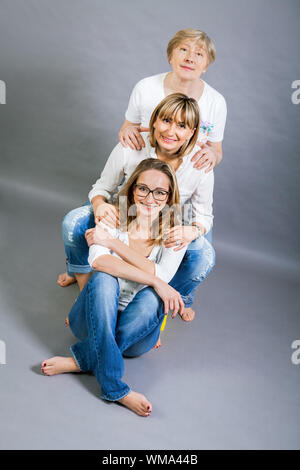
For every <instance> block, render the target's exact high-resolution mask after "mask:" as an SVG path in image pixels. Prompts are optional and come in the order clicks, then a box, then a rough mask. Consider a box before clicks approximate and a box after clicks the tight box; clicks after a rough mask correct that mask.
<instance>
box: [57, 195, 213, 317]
mask: <svg viewBox="0 0 300 470" xmlns="http://www.w3.org/2000/svg"><path fill="white" fill-rule="evenodd" d="M94 226H95V220H94V213H93V209H92V206H91V204H90V203H86V204H85V205H84V206H82V207H79V208H77V209H73V210H72V211H70V212H69V213H68V214H67V215H66V216H65V217H64V220H63V224H62V231H63V241H64V246H65V252H66V257H67V262H68V264H67V271H68V273H69V274H70V275H74V273H89V272H92V271H93V269H92V268H91V266H90V265H89V264H88V245H87V243H86V240H85V237H84V234H85V232H86V230H87V229H89V228H92V227H94ZM208 238H209V234H208ZM214 264H215V252H214V249H213V247H212V245H211V244H210V243H209V242H208V240H207V238H206V237H201V238H199V239H197V240H194V241H193V242H192V243H190V244H189V246H188V248H187V251H186V253H185V255H184V257H183V260H182V262H181V264H180V266H179V269H178V271H177V273H176V274H175V276H174V277H173V279H172V280H171V282H170V285H171V286H172V287H174V289H176V290H178V292H179V293H180V294H181V297H182V300H183V301H184V303H185V307H186V308H188V307H191V306H192V304H193V301H194V292H195V289H196V287H197V286H198V285H199V284H200V283H201V282H202V281H203V280H204V279H205V278H206V276H207V275H208V274H209V273H210V271H211V270H212V268H213V266H214Z"/></svg>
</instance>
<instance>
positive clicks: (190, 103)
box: [149, 93, 200, 157]
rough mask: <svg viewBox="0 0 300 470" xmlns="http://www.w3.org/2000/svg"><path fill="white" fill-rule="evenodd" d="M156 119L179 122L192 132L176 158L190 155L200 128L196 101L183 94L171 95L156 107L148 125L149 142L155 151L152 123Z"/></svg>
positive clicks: (155, 144)
mask: <svg viewBox="0 0 300 470" xmlns="http://www.w3.org/2000/svg"><path fill="white" fill-rule="evenodd" d="M157 118H159V119H172V120H175V121H178V122H179V120H180V122H183V123H184V124H185V125H186V126H187V127H189V128H190V129H191V130H194V133H193V135H192V137H191V138H190V139H189V140H188V141H187V142H186V143H185V144H183V145H182V146H181V147H180V149H179V150H178V151H177V153H176V154H177V156H178V157H184V156H185V155H188V154H189V153H191V151H192V150H193V148H194V147H195V145H196V142H197V138H198V132H199V126H200V111H199V106H198V103H197V101H196V100H194V98H189V97H188V96H186V95H184V94H183V93H172V94H171V95H168V96H166V98H164V99H163V100H162V101H161V102H160V103H159V104H158V105H157V106H156V108H155V110H154V111H153V113H152V115H151V118H150V123H149V142H150V144H151V146H152V147H154V148H155V149H156V148H157V142H156V139H155V136H154V133H155V128H154V123H155V121H156V119H157Z"/></svg>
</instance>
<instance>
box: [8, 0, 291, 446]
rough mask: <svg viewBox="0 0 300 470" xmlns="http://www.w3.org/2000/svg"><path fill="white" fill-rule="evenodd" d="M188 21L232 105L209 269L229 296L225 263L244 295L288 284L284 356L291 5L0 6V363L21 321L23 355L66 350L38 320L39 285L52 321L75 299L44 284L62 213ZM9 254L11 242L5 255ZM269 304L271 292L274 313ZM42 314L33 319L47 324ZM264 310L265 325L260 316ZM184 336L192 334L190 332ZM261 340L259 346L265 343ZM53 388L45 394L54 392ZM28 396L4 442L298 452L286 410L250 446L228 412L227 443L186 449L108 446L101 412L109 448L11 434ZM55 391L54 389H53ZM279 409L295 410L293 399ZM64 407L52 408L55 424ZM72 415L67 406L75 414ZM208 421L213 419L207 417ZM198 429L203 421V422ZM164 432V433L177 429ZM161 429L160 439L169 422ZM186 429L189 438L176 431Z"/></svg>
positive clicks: (117, 2) (53, 266) (58, 255)
mask: <svg viewBox="0 0 300 470" xmlns="http://www.w3.org/2000/svg"><path fill="white" fill-rule="evenodd" d="M186 27H194V28H199V29H203V30H204V31H206V32H207V33H208V34H209V35H210V36H211V37H212V38H213V39H214V41H215V43H216V48H217V59H216V63H215V64H213V65H212V66H211V67H210V68H209V70H208V71H207V73H206V75H205V76H204V79H205V80H206V81H207V82H208V83H209V84H210V85H212V86H213V87H215V88H216V89H217V90H218V91H220V92H221V93H222V94H223V95H224V96H225V98H226V101H227V106H228V120H227V126H226V131H225V139H224V160H223V162H222V164H221V165H220V166H219V167H218V168H217V169H216V171H215V193H214V212H215V225H214V242H215V246H216V250H217V259H219V260H220V261H219V262H220V263H221V267H220V269H221V270H222V271H220V272H222V276H223V279H224V278H227V276H229V277H230V273H231V274H232V276H233V277H232V282H229V283H228V289H230V290H231V289H232V290H233V291H234V290H235V284H234V283H235V281H234V271H235V268H234V267H231V268H230V269H229V268H228V266H229V264H228V263H229V262H230V261H232V262H234V263H236V265H234V266H244V267H248V266H249V267H250V266H251V269H254V268H255V267H257V268H258V271H259V273H260V274H259V276H260V277H259V278H257V279H259V283H260V284H261V285H266V286H267V287H266V291H265V292H264V291H263V289H262V291H261V292H260V293H256V294H255V295H258V296H259V295H260V296H264V295H267V296H268V298H272V296H273V295H275V294H274V289H275V288H274V285H275V281H274V282H273V280H272V279H273V278H272V276H275V275H276V273H277V274H278V276H279V275H280V274H279V273H280V272H281V273H282V276H283V278H284V279H285V281H286V280H288V281H289V282H290V284H288V285H287V289H286V290H285V292H286V296H285V297H284V299H285V302H287V303H286V304H285V306H286V313H285V317H284V320H282V325H283V328H284V325H286V323H285V322H287V323H288V321H289V309H291V310H292V311H293V313H292V314H291V315H293V316H292V318H293V321H294V323H293V328H292V330H293V331H294V336H289V335H288V334H287V337H286V344H285V347H286V348H287V354H289V352H288V351H289V348H290V342H291V341H292V340H293V339H297V337H300V325H299V320H298V318H296V315H295V311H294V309H295V302H296V300H295V299H296V297H295V291H293V293H292V288H293V289H296V290H297V289H298V284H297V283H298V282H299V274H300V273H299V258H300V250H299V236H300V233H299V217H298V204H299V167H300V163H299V161H300V160H299V129H300V105H296V104H293V103H292V100H291V96H292V93H293V91H294V90H293V89H292V83H293V81H294V80H297V79H300V62H299V33H300V3H299V1H298V0H288V1H283V0H281V1H280V0H251V1H246V0H220V1H218V0H212V1H210V2H207V1H202V0H186V1H184V2H183V1H179V0H165V1H164V0H152V1H149V2H146V1H144V0H143V1H141V0H140V1H137V0H127V1H121V0H111V1H104V0H99V1H96V0H85V1H83V0H81V1H79V0H55V1H53V0H52V1H50V0H27V1H24V0H1V1H0V80H3V81H4V82H5V84H6V104H5V105H0V159H1V167H0V171H1V173H0V189H1V215H2V216H3V217H2V221H3V222H2V221H1V233H2V236H1V251H2V255H1V258H2V274H1V287H0V289H1V293H2V294H3V295H2V300H1V310H2V320H1V319H0V326H1V330H0V339H5V341H6V342H7V355H8V359H10V363H12V362H14V361H15V362H17V353H16V352H15V353H14V350H15V347H16V346H14V347H12V346H11V347H10V344H12V343H13V344H16V343H17V342H18V341H19V340H21V339H20V338H19V336H20V335H21V333H20V331H21V330H22V328H23V329H26V330H27V331H28V332H29V333H28V342H27V344H26V346H24V349H22V351H23V353H24V355H25V356H26V354H27V355H28V357H29V358H30V360H31V361H32V363H34V361H36V362H38V360H39V359H41V360H42V359H44V358H45V357H47V355H50V354H49V349H51V351H52V350H55V347H56V350H57V353H59V351H63V352H65V351H64V350H63V349H62V347H61V346H60V344H61V342H62V341H64V339H63V337H62V336H60V335H62V334H63V333H64V332H63V333H58V332H57V331H56V329H55V328H54V326H53V321H52V324H51V319H50V318H49V317H48V310H49V305H50V294H49V291H48V289H50V292H51V296H52V292H53V297H51V302H52V309H53V312H51V313H49V315H51V314H52V315H54V318H56V317H55V315H56V312H55V310H56V307H55V306H54V305H53V304H54V303H56V305H58V304H60V310H61V311H67V309H68V307H69V305H70V302H71V300H72V299H73V300H74V296H75V290H74V289H73V287H72V288H70V289H71V290H69V291H66V290H62V289H60V290H55V289H54V288H53V286H52V287H50V286H51V283H53V284H55V276H56V274H57V273H58V272H60V271H63V269H64V254H63V248H62V244H61V239H60V222H61V218H62V216H63V215H64V213H66V212H67V211H68V210H70V209H72V208H74V207H76V206H78V205H80V204H81V203H83V202H84V201H85V200H86V199H87V193H88V191H89V188H90V187H91V184H92V183H93V182H94V181H95V180H96V178H97V177H98V175H99V173H100V171H101V170H102V168H103V166H104V163H105V161H106V159H107V157H108V155H109V153H110V151H111V150H112V148H113V147H114V145H115V144H116V142H117V134H118V130H119V128H120V126H121V124H122V122H123V120H124V113H125V110H126V106H127V103H128V99H129V95H130V92H131V90H132V88H133V86H134V84H135V83H136V82H137V81H138V80H139V79H141V78H143V77H146V76H149V75H153V74H156V73H160V72H163V71H167V70H168V63H167V59H166V52H165V51H166V46H167V42H168V40H169V39H170V37H172V35H173V34H174V33H175V32H176V31H177V30H179V29H182V28H186ZM17 222H19V223H17ZM47 224H48V225H47ZM47 227H48V228H47ZM18 246H19V247H22V248H20V250H19V252H18V255H16V247H18ZM37 252H38V256H36V253H37ZM218 257H219V258H218ZM222 263H223V264H222ZM49 273H51V282H50V279H49V278H48V277H47V276H48V275H49V276H50V274H49ZM242 276H243V275H242V274H241V277H242ZM29 278H34V280H31V281H29V280H28V279H29ZM254 278H255V275H253V279H254ZM251 279H252V278H251ZM253 279H252V280H253ZM282 282H283V281H282ZM264 283H265V284H264ZM280 283H281V281H280V282H279V284H280ZM246 284H247V283H246V281H245V285H244V286H243V289H244V290H242V291H241V292H240V293H237V295H238V296H239V295H240V296H243V293H242V292H244V293H245V292H246V293H247V286H246ZM208 285H209V283H208V284H207V286H208ZM220 285H221V280H220ZM22 286H23V287H22ZM291 286H292V287H291ZM208 288H209V287H208ZM22 289H23V290H22ZM51 289H53V291H51ZM250 289H251V283H250V284H249V292H248V294H249V303H250V302H253V308H254V310H255V298H254V294H253V297H252V295H251V292H250ZM288 289H290V291H288ZM37 290H38V291H39V292H38V293H37ZM76 292H77V291H76ZM210 295H212V293H210ZM213 295H216V292H214V294H213ZM34 298H35V301H34ZM210 298H211V297H210ZM281 298H282V297H281ZM37 299H38V300H37ZM277 301H279V300H278V299H277V300H276V299H275V297H274V304H275V303H276V302H277ZM297 302H298V300H297ZM11 305H13V306H14V307H13V308H14V309H15V311H18V312H19V313H20V315H19V317H17V316H15V317H14V316H13V315H8V314H7V315H6V316H5V314H6V313H7V312H9V309H10V308H12V307H10V306H11ZM280 308H281V307H280ZM283 308H284V307H283ZM24 312H26V313H25V314H24ZM41 312H44V320H43V323H42V320H41V319H40V318H41V317H40V314H41ZM268 312H269V320H270V319H271V321H272V307H270V308H269V310H268ZM60 315H61V316H62V314H61V313H60ZM220 316H222V314H220ZM269 320H268V321H269ZM47 322H48V323H47ZM45 323H46V325H45ZM266 323H267V320H266ZM20 325H21V328H20ZM43 328H44V329H45V328H46V330H47V335H46V334H44V335H43V334H42V335H40V338H41V340H40V341H41V344H40V347H41V355H42V354H45V357H43V356H42V357H39V356H38V357H37V356H36V353H35V352H34V346H32V348H31V346H30V341H31V340H32V342H33V343H32V344H34V341H35V339H34V338H36V337H38V335H39V334H40V331H42V330H43ZM280 328H281V327H280ZM10 331H14V333H10ZM171 331H172V330H171ZM181 331H183V330H180V334H181ZM189 331H191V330H189ZM30 332H31V333H30ZM173 339H174V338H173ZM219 339H220V338H219ZM185 340H186V342H188V341H189V339H188V336H187V337H186V338H185ZM240 347H241V348H242V347H243V342H242V341H241V344H240ZM263 347H265V350H268V347H267V346H263ZM43 348H44V349H43ZM59 348H60V349H59ZM16 351H17V349H16ZM285 354H286V351H285ZM52 355H53V354H52ZM0 367H1V369H0V373H1V374H2V376H3V377H5V375H4V374H7V379H6V382H5V380H4V382H3V383H6V384H10V385H9V386H7V387H6V388H5V387H4V388H3V389H2V393H3V394H4V395H3V401H2V404H4V402H5V400H9V397H10V396H11V392H12V390H17V389H18V387H20V383H19V382H18V381H16V382H14V380H15V379H13V378H12V377H13V371H12V369H11V368H9V360H8V363H7V366H0ZM4 367H6V369H5V368H4ZM165 367H169V366H167V365H165ZM291 367H294V369H293V370H292V371H291V374H293V380H294V385H295V384H296V383H297V384H298V386H299V373H300V369H299V368H298V370H297V368H296V366H291ZM299 367H300V366H299ZM33 369H34V368H33ZM10 374H11V375H10ZM297 374H298V375H297ZM35 375H36V376H37V378H36V379H35V380H36V381H37V380H40V377H39V376H38V373H36V374H35ZM10 380H12V382H10ZM26 380H29V382H28V390H27V392H29V390H30V393H32V392H31V390H32V389H34V388H35V387H37V389H38V388H39V385H38V383H40V382H36V384H32V385H29V384H30V380H31V379H29V378H28V379H26ZM66 380H71V379H69V378H68V379H66ZM50 382H51V379H50ZM50 382H48V383H49V384H50ZM14 383H15V386H13V384H14ZM60 383H62V382H60ZM91 383H92V382H89V384H91ZM147 383H148V382H147ZM52 384H53V382H51V384H50V385H49V387H50V389H49V390H51V392H53V393H54V394H55V393H57V387H56V386H55V385H52ZM93 386H94V385H93ZM93 386H92V387H93ZM22 387H23V389H22ZM24 387H26V385H24V384H23V385H22V386H21V391H22V393H21V392H20V396H19V397H18V400H21V402H20V403H21V404H22V410H23V411H21V412H20V415H19V416H20V420H21V421H20V422H22V424H20V422H19V421H18V419H17V417H16V416H15V415H14V414H13V413H12V415H10V414H5V413H8V411H7V409H8V408H7V407H4V411H3V413H4V415H3V416H4V417H6V422H7V423H9V424H8V425H7V426H8V427H6V428H3V430H2V431H1V433H2V435H1V437H2V444H0V445H1V446H2V448H14V446H15V448H18V447H19V448H43V447H44V448H53V447H54V448H63V447H66V448H73V447H72V446H74V447H75V448H76V447H77V448H80V446H82V447H83V448H84V447H86V448H89V447H90V448H93V447H95V446H97V445H98V446H99V447H100V448H101V447H102V448H106V447H107V448H108V447H109V448H113V447H115V448H126V446H127V448H128V447H131V448H135V447H138V448H145V447H147V448H155V447H156V448H167V447H169V448H172V447H175V446H176V445H177V446H178V448H188V447H189V445H190V446H191V448H198V446H199V448H200V447H206V448H222V447H224V448H225V447H244V448H245V447H251V446H254V447H259V446H260V445H262V446H264V445H265V446H266V447H270V448H271V447H276V446H277V447H280V446H281V445H282V446H283V447H297V446H298V441H299V439H297V437H296V434H295V432H296V431H297V432H298V436H299V426H298V424H296V423H298V420H297V419H296V417H295V415H294V412H293V411H292V409H290V410H289V412H288V415H287V416H285V417H284V418H283V419H282V421H281V419H280V417H279V416H277V418H276V419H278V421H277V422H276V423H275V424H276V425H275V428H276V429H277V431H278V432H277V431H276V432H277V434H276V433H275V434H274V435H273V434H272V431H270V434H269V435H268V438H267V439H266V440H265V441H264V440H263V439H262V441H260V443H261V444H260V443H259V442H258V441H256V440H255V433H256V431H255V429H256V428H255V427H251V425H249V428H247V426H246V429H245V428H244V431H245V433H246V434H247V433H248V438H249V439H246V438H245V439H243V438H242V437H241V436H242V432H241V431H240V430H239V427H238V426H239V424H241V423H238V419H236V420H235V424H236V426H237V428H236V429H237V430H236V436H235V439H234V438H232V440H231V439H230V438H229V437H228V436H227V435H226V433H225V431H224V434H221V435H218V432H217V431H216V429H215V428H214V431H213V429H211V430H210V431H209V432H208V433H206V435H205V437H203V436H202V437H203V440H201V439H200V440H196V438H195V436H196V435H197V433H196V434H195V432H194V431H193V433H192V434H193V438H191V440H184V438H182V439H183V440H181V441H180V440H179V441H176V439H175V438H174V439H173V440H172V439H171V438H170V437H169V438H167V437H164V438H163V439H162V440H160V439H157V440H155V437H153V436H154V435H155V432H154V434H151V432H150V430H149V435H148V437H147V439H148V441H145V440H144V441H143V440H141V436H143V433H145V432H146V434H147V432H148V431H145V430H144V429H141V433H138V434H137V440H135V441H130V440H129V437H127V441H126V439H125V441H124V436H123V440H122V439H121V436H119V438H118V431H116V426H117V428H118V426H119V421H118V419H119V413H120V410H119V409H118V410H117V412H118V415H117V413H116V414H115V415H114V414H113V413H114V412H112V411H111V410H112V407H108V411H107V409H106V410H105V412H106V413H109V414H113V417H112V418H111V416H110V419H112V422H110V423H112V424H111V425H112V427H114V432H112V434H111V435H110V437H109V438H108V441H105V440H104V441H103V440H102V441H101V440H100V441H97V442H98V444H97V443H96V441H93V440H92V441H86V442H84V433H83V434H82V435H81V436H80V437H79V436H77V437H78V442H76V436H75V435H74V436H72V440H71V437H70V440H68V437H67V436H68V434H69V430H68V431H67V432H66V433H65V435H64V437H62V436H60V437H59V439H58V438H57V436H56V434H55V432H54V428H55V423H56V421H55V419H54V418H51V417H50V418H49V417H47V419H49V421H48V425H47V426H45V425H44V422H43V421H41V422H39V421H38V419H39V418H37V417H35V418H34V419H33V421H34V423H35V424H34V425H33V426H32V427H33V428H34V430H31V433H29V434H26V433H25V432H24V429H23V427H25V428H26V426H30V422H29V421H30V419H29V416H30V413H29V411H24V410H25V408H26V407H28V403H27V402H26V399H25V398H24ZM31 387H32V388H31ZM89 387H90V388H91V385H89ZM292 388H293V387H292V386H290V388H289V387H288V386H287V388H286V390H285V391H284V394H285V395H286V396H289V393H290V392H291V390H292ZM294 390H295V387H294ZM59 393H62V394H63V393H64V392H63V389H61V390H60V392H59ZM295 393H296V392H295ZM25 395H26V394H25ZM4 398H5V400H4ZM89 398H90V396H88V397H87V401H86V402H85V404H84V405H82V406H84V409H85V413H87V414H88V415H89V413H90V414H91V415H92V414H93V413H94V411H93V410H94V408H93V406H98V405H97V403H93V404H92V405H89V404H88V403H87V402H88V399H89ZM37 400H38V398H37ZM49 400H50V399H49ZM81 400H85V398H83V397H81ZM293 400H294V401H293ZM58 401H59V400H58ZM291 402H293V404H295V397H294V398H291ZM23 405H24V406H23ZM20 406H21V405H20ZM49 406H50V407H51V400H50V405H49ZM53 406H54V405H53ZM89 407H90V408H89ZM26 409H27V408H26ZM60 411H62V410H60ZM60 411H59V412H58V415H61V416H62V413H61V412H60ZM27 413H29V414H27ZM78 413H79V411H78V410H77V411H76V412H75V414H76V418H78V419H79V415H78ZM249 413H250V412H249ZM34 414H35V416H37V414H38V413H34ZM250 414H251V413H250ZM254 414H255V412H254ZM271 414H272V413H271ZM23 415H24V416H23ZM54 415H55V413H54ZM77 415H78V416H77ZM122 416H123V415H122ZM124 416H125V415H124ZM213 418H215V419H217V417H216V416H214V415H213ZM298 418H299V413H298ZM57 419H58V422H59V423H60V426H62V428H63V425H66V427H67V424H66V423H61V421H60V420H61V419H63V418H62V417H60V418H57ZM124 419H125V418H124ZM126 419H130V420H132V421H131V424H130V426H132V428H134V427H136V426H141V424H136V423H137V421H136V420H134V421H133V419H134V418H133V416H131V415H130V417H129V418H127V414H126ZM207 419H208V422H209V418H207ZM35 420H36V421H35ZM52 420H53V422H52ZM208 422H202V424H205V426H206V429H208V428H209V424H208ZM225 422H226V420H225ZM229 422H230V419H229ZM282 422H285V429H290V433H288V432H287V433H286V431H284V436H285V438H286V440H284V439H285V438H283V437H282V436H280V432H279V429H280V426H281V424H282ZM49 423H50V424H49ZM180 423H181V422H180ZM177 424H179V423H177ZM273 424H274V423H273ZM49 426H50V428H51V433H50V435H49V436H48V437H49V440H48V438H47V439H46V438H45V439H44V440H43V438H42V436H41V434H40V432H39V430H40V429H41V428H42V429H44V432H46V431H45V428H46V427H47V429H48V430H49ZM51 426H52V427H51ZM170 426H175V427H176V423H173V422H172V424H171V425H170ZM276 426H277V427H276ZM233 427H234V425H233ZM135 429H140V428H138V427H137V428H135ZM162 429H164V430H169V431H171V429H172V427H170V429H168V427H166V428H162ZM185 432H186V433H187V435H188V429H187V428H186V430H185ZM199 432H200V431H199ZM231 432H233V433H234V430H231ZM115 433H116V434H115ZM215 433H217V434H215ZM46 435H47V432H46ZM71 435H72V433H71ZM216 435H217V437H216ZM116 436H117V437H116ZM214 436H215V437H214ZM249 436H250V437H249ZM251 436H252V438H253V442H251ZM287 436H288V437H287ZM115 437H116V439H117V440H116V441H114V438H115ZM98 438H99V436H98ZM74 439H75V440H74ZM99 439H100V438H99ZM109 439H110V440H109ZM118 439H119V440H118ZM139 439H140V440H139ZM168 439H169V440H168ZM193 439H194V440H193ZM214 439H215V440H214ZM282 439H283V440H282ZM89 444H90V445H89Z"/></svg>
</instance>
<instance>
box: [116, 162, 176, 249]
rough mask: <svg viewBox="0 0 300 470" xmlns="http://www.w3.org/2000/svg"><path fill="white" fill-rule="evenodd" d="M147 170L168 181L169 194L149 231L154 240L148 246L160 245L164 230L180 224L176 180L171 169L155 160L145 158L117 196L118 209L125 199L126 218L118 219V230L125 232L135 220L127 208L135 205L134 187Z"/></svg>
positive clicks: (167, 164) (164, 163)
mask: <svg viewBox="0 0 300 470" xmlns="http://www.w3.org/2000/svg"><path fill="white" fill-rule="evenodd" d="M147 170H157V171H161V172H162V173H164V174H165V175H166V176H167V177H168V179H169V194H168V199H167V202H166V205H165V206H164V208H163V210H162V211H160V213H159V216H158V217H157V219H156V220H155V221H154V223H153V225H152V227H151V231H152V235H153V234H155V238H152V239H150V240H149V244H150V245H151V244H154V245H160V244H161V243H162V241H163V237H164V233H165V231H166V229H170V228H173V227H174V226H175V225H179V224H181V207H180V196H179V190H178V184H177V178H176V175H175V171H174V169H173V167H172V166H171V165H170V164H169V163H167V162H163V161H162V160H159V159H157V158H146V159H145V160H142V161H141V162H140V163H139V164H138V166H137V167H136V169H135V170H134V172H133V173H132V174H131V176H130V177H129V178H128V180H127V182H126V183H125V185H124V186H123V188H122V189H121V191H120V192H119V194H118V198H117V201H116V205H117V206H118V207H119V208H120V206H121V204H122V202H121V198H122V197H125V198H126V206H127V207H126V217H123V218H122V217H121V218H120V229H121V230H123V231H127V230H128V228H129V226H130V224H131V223H132V222H133V221H134V220H135V219H136V214H134V215H132V214H130V211H129V210H128V209H129V208H131V207H133V206H134V205H135V202H134V194H133V191H134V187H135V184H136V182H137V180H138V178H139V176H140V175H141V174H142V173H144V172H145V171H147ZM122 207H123V206H122Z"/></svg>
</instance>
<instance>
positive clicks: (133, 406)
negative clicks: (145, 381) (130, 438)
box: [119, 391, 152, 416]
mask: <svg viewBox="0 0 300 470" xmlns="http://www.w3.org/2000/svg"><path fill="white" fill-rule="evenodd" d="M119 403H121V404H122V405H124V406H127V408H129V409H130V410H132V411H134V412H135V413H137V414H138V415H139V416H149V415H150V413H151V411H152V405H151V403H150V401H148V400H147V398H146V397H145V396H144V395H142V394H141V393H137V392H133V391H131V392H129V394H128V395H126V397H124V398H121V400H119Z"/></svg>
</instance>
